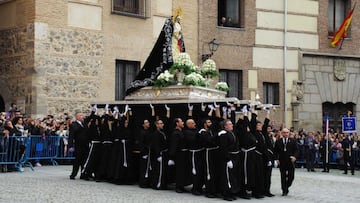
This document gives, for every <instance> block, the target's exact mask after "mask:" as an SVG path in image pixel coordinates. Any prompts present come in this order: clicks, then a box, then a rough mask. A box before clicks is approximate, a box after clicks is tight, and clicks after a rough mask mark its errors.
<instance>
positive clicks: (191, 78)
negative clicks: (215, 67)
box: [184, 72, 205, 86]
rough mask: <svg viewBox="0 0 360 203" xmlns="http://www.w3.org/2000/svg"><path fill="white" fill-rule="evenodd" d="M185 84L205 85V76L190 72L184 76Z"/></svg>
mask: <svg viewBox="0 0 360 203" xmlns="http://www.w3.org/2000/svg"><path fill="white" fill-rule="evenodd" d="M184 85H195V86H205V78H204V77H203V76H202V75H200V74H199V73H195V72H193V73H190V74H189V75H186V76H185V78H184Z"/></svg>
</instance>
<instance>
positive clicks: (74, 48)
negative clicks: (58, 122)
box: [34, 23, 104, 114]
mask: <svg viewBox="0 0 360 203" xmlns="http://www.w3.org/2000/svg"><path fill="white" fill-rule="evenodd" d="M36 27H38V28H39V31H38V32H43V34H41V33H40V34H39V33H37V35H36V36H39V37H38V38H37V40H36V43H35V44H36V52H35V71H36V76H35V77H36V82H37V83H36V85H35V89H36V97H37V99H38V102H37V103H34V106H36V112H37V114H48V113H57V112H63V111H66V112H74V111H75V110H82V111H87V110H88V109H89V108H88V105H89V103H91V102H92V101H93V100H94V99H95V98H97V97H98V94H99V91H100V90H99V86H100V83H101V82H102V72H103V62H102V57H103V55H104V37H103V35H102V33H100V32H92V31H88V30H72V29H62V28H55V27H50V28H49V27H48V26H47V25H46V24H44V23H41V24H37V26H36Z"/></svg>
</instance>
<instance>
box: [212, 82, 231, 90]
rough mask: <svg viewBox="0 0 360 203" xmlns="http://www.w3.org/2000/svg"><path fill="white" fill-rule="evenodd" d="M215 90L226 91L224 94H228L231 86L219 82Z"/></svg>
mask: <svg viewBox="0 0 360 203" xmlns="http://www.w3.org/2000/svg"><path fill="white" fill-rule="evenodd" d="M215 89H217V90H221V91H224V92H228V91H229V89H230V88H229V86H228V84H227V83H226V82H218V83H217V84H216V85H215Z"/></svg>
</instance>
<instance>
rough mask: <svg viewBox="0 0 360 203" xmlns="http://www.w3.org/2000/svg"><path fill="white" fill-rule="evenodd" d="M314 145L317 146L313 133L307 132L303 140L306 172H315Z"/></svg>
mask: <svg viewBox="0 0 360 203" xmlns="http://www.w3.org/2000/svg"><path fill="white" fill-rule="evenodd" d="M315 144H317V142H316V140H315V137H314V132H309V133H308V135H307V136H306V137H305V139H304V146H305V159H306V168H307V170H308V171H312V172H315V169H314V162H315V151H316V149H315Z"/></svg>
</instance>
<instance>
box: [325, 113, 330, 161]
mask: <svg viewBox="0 0 360 203" xmlns="http://www.w3.org/2000/svg"><path fill="white" fill-rule="evenodd" d="M325 126H326V127H325V136H326V153H325V154H326V159H325V160H326V163H325V165H326V167H327V165H328V163H329V116H326V125H325Z"/></svg>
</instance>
